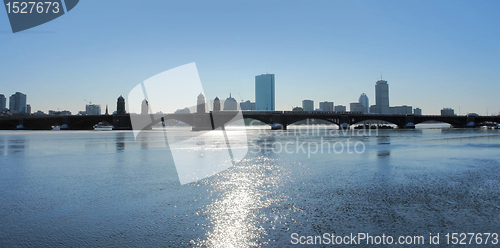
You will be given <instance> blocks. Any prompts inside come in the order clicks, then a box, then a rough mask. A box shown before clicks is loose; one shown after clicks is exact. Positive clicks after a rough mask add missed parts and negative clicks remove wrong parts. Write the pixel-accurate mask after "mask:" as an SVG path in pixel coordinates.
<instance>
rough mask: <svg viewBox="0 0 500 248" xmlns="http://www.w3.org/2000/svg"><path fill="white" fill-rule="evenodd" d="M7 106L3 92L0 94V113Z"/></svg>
mask: <svg viewBox="0 0 500 248" xmlns="http://www.w3.org/2000/svg"><path fill="white" fill-rule="evenodd" d="M5 108H7V98H5V96H4V95H3V94H0V113H1V112H2V111H4V110H5Z"/></svg>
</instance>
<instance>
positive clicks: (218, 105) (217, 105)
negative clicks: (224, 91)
mask: <svg viewBox="0 0 500 248" xmlns="http://www.w3.org/2000/svg"><path fill="white" fill-rule="evenodd" d="M214 111H220V100H219V98H218V97H215V99H214Z"/></svg>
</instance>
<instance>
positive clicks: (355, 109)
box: [349, 102, 366, 113]
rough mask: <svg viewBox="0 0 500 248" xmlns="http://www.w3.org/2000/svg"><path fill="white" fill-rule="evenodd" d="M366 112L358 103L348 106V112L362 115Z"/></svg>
mask: <svg viewBox="0 0 500 248" xmlns="http://www.w3.org/2000/svg"><path fill="white" fill-rule="evenodd" d="M365 110H366V108H365V106H363V104H361V103H359V102H351V103H350V104H349V111H350V112H355V113H364V112H365Z"/></svg>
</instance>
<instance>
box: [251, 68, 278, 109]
mask: <svg viewBox="0 0 500 248" xmlns="http://www.w3.org/2000/svg"><path fill="white" fill-rule="evenodd" d="M274 97H275V92H274V74H262V75H259V76H255V109H256V110H275V99H274Z"/></svg>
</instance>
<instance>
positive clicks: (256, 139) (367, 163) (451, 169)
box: [0, 127, 500, 247]
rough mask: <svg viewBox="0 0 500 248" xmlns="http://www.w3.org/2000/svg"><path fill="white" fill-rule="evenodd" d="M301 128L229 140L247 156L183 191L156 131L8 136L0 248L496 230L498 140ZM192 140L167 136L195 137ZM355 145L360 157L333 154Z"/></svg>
mask: <svg viewBox="0 0 500 248" xmlns="http://www.w3.org/2000/svg"><path fill="white" fill-rule="evenodd" d="M263 128H264V127H263ZM303 129H304V128H302V129H299V128H298V127H296V128H295V129H294V128H290V129H289V130H288V131H283V132H282V131H277V132H271V131H269V130H265V132H264V130H262V129H251V130H247V131H242V130H227V132H228V133H229V134H230V135H231V136H232V137H239V136H241V137H244V136H246V137H247V138H248V141H247V140H246V139H244V138H241V139H240V141H239V142H237V143H233V144H232V149H233V150H234V151H235V153H236V151H240V150H241V149H244V147H245V146H246V145H247V144H248V145H250V148H249V152H248V154H247V155H246V156H245V157H244V159H243V160H242V161H241V162H239V163H237V164H236V165H235V166H233V167H230V168H229V169H227V170H225V171H223V172H221V173H219V174H216V175H214V176H211V177H208V178H204V179H202V180H199V181H196V182H192V183H188V184H182V185H181V184H180V182H179V177H178V175H177V170H176V167H175V165H174V160H173V157H172V152H171V149H170V148H169V147H162V146H161V145H160V146H158V144H161V143H162V142H164V140H162V137H164V136H158V132H155V131H151V132H148V133H145V134H144V135H142V136H140V137H139V138H138V139H137V141H136V140H135V139H134V134H133V133H132V132H118V131H112V132H71V131H70V132H64V131H59V132H57V131H54V132H29V131H25V132H21V131H20V132H10V131H9V132H7V131H2V132H0V220H1V221H0V246H1V247H14V246H37V247H39V246H52V247H75V246H91V247H96V246H114V247H186V246H202V247H204V246H207V247H286V246H290V245H291V234H292V233H297V234H299V235H305V236H307V235H322V234H323V233H337V234H349V233H359V232H368V233H373V234H374V235H381V234H382V233H385V234H389V235H393V236H397V235H428V234H429V233H438V232H439V233H446V232H500V195H499V192H500V152H499V151H500V139H499V138H500V132H499V131H498V130H483V129H416V130H379V131H378V133H377V134H375V133H371V134H366V133H365V134H360V133H349V134H340V135H335V132H337V130H333V129H332V130H330V129H326V130H319V131H318V130H317V131H311V130H306V131H305V132H304V130H303ZM185 131H186V130H179V129H170V130H169V131H168V132H174V133H175V134H177V135H180V136H181V137H182V135H185V136H186V138H193V137H195V138H196V136H197V135H198V134H197V133H195V132H185ZM299 131H300V132H299ZM168 132H167V133H168ZM162 135H163V134H162ZM236 140H238V139H236ZM304 142H305V143H304ZM322 142H323V146H321V143H322ZM346 142H352V144H351V145H354V144H358V145H357V147H356V149H357V150H350V152H348V151H347V150H343V151H342V152H339V150H336V151H334V150H332V149H328V146H330V147H333V146H334V145H335V144H337V145H338V146H336V148H339V147H340V144H341V143H342V144H344V145H345V144H346ZM286 144H288V145H286ZM301 144H303V145H302V146H301ZM315 144H316V145H318V146H317V147H316V146H315ZM285 145H286V149H287V150H286V151H288V152H286V151H285V149H284V148H285ZM280 148H281V150H280ZM302 148H304V149H302ZM183 149H185V150H187V151H192V152H193V154H197V156H198V157H202V156H206V155H204V154H203V153H205V154H206V153H207V152H209V151H213V150H217V149H219V148H218V147H217V145H215V146H214V147H211V144H204V148H203V149H204V150H203V149H201V150H200V147H199V144H196V143H195V144H193V145H192V146H191V145H186V147H183ZM351 149H354V148H353V147H351Z"/></svg>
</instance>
